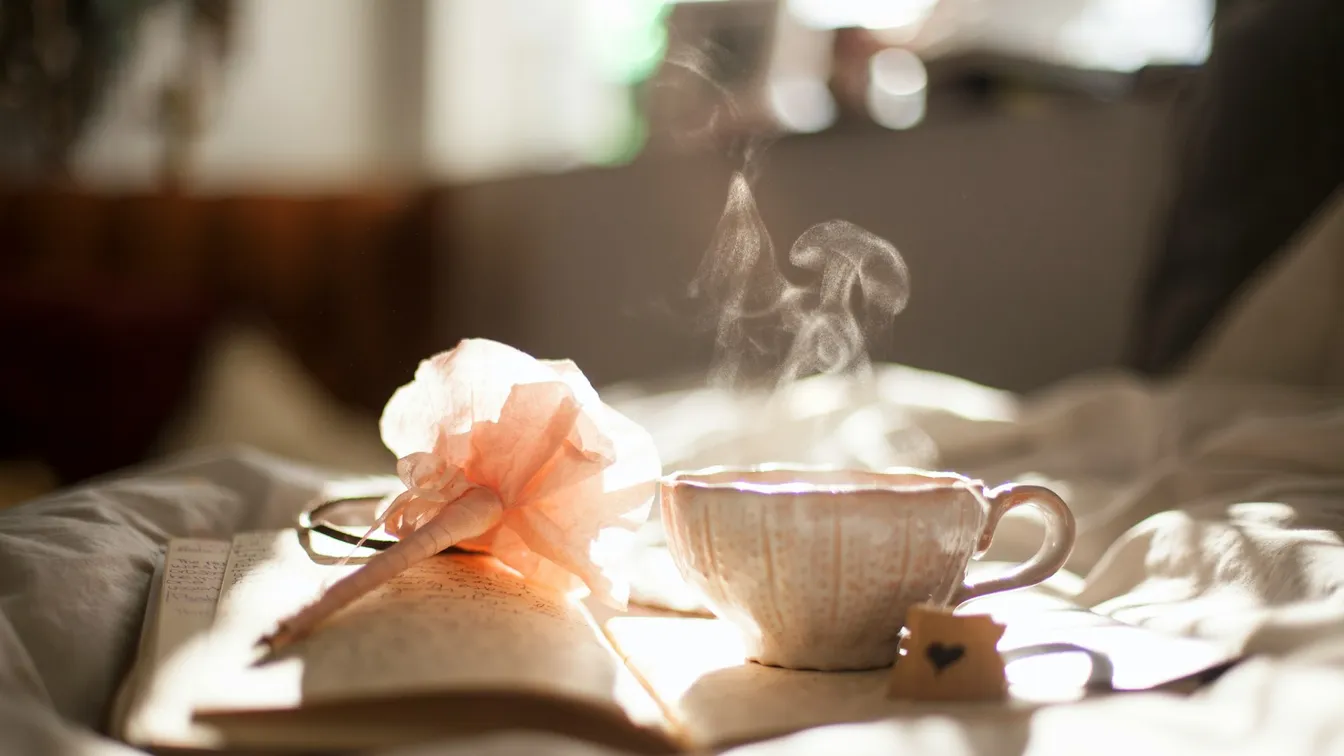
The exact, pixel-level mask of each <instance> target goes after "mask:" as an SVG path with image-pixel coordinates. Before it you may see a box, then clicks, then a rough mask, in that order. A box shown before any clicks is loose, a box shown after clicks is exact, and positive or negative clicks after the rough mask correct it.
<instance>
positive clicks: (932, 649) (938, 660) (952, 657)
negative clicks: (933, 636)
mask: <svg viewBox="0 0 1344 756" xmlns="http://www.w3.org/2000/svg"><path fill="white" fill-rule="evenodd" d="M924 655H925V656H927V657H929V661H930V662H933V669H934V672H935V674H936V673H938V672H942V671H943V670H944V669H946V668H947V667H948V666H949V665H951V664H952V663H953V662H955V661H956V660H958V659H960V658H961V657H963V656H965V655H966V647H965V646H961V645H956V646H944V645H943V644H941V643H937V642H934V643H930V644H929V646H928V648H926V649H924Z"/></svg>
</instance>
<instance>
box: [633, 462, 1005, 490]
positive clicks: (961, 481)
mask: <svg viewBox="0 0 1344 756" xmlns="http://www.w3.org/2000/svg"><path fill="white" fill-rule="evenodd" d="M773 471H788V472H800V473H803V472H861V473H865V474H870V475H875V476H879V477H887V476H890V477H893V478H894V477H898V476H900V477H910V476H915V477H918V478H920V479H922V481H921V482H919V483H913V484H912V483H903V484H896V483H882V482H874V483H831V484H813V485H808V484H802V485H799V484H797V483H757V482H752V481H745V480H724V481H709V480H697V479H696V478H708V477H710V476H719V475H723V474H725V473H730V474H731V473H743V474H750V473H761V472H773ZM659 484H660V485H672V486H687V487H690V488H698V489H703V490H713V491H740V492H747V493H756V494H763V495H770V496H790V495H798V494H821V495H826V494H832V495H841V494H852V493H859V492H873V491H878V492H882V491H885V492H892V493H916V492H921V491H933V490H946V489H966V490H971V491H983V490H984V488H985V484H984V482H983V481H980V480H976V479H974V478H971V477H968V476H966V475H963V474H961V473H958V472H953V471H950V470H928V469H924V468H918V467H905V466H892V467H884V468H882V469H880V470H864V469H860V468H857V467H847V466H842V465H803V464H793V463H788V462H772V463H766V464H759V465H712V466H709V467H701V468H697V469H693V470H676V471H673V472H670V473H667V474H666V475H663V476H662V477H661V478H660V479H659Z"/></svg>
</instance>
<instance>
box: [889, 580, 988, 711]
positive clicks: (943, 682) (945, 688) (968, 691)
mask: <svg viewBox="0 0 1344 756" xmlns="http://www.w3.org/2000/svg"><path fill="white" fill-rule="evenodd" d="M905 625H906V629H907V630H908V631H909V632H908V634H907V635H906V637H905V638H904V639H903V640H902V641H901V649H902V650H904V652H905V654H904V655H903V656H900V657H898V658H897V659H896V664H895V666H893V667H892V669H891V681H890V683H889V684H888V687H887V697H888V698H894V699H903V700H909V701H999V700H1003V699H1005V698H1007V697H1008V677H1007V675H1006V673H1005V671H1004V661H1003V657H1002V656H1000V655H999V650H998V643H999V639H1000V638H1002V637H1003V631H1004V626H1003V625H1000V624H999V623H997V622H995V621H994V620H993V619H991V618H990V617H988V616H986V615H977V614H965V615H959V614H953V613H952V612H951V611H949V610H947V609H941V608H938V607H935V606H933V605H931V604H918V605H916V606H913V607H911V608H910V611H909V612H907V613H906V620H905Z"/></svg>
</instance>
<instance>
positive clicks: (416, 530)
mask: <svg viewBox="0 0 1344 756" xmlns="http://www.w3.org/2000/svg"><path fill="white" fill-rule="evenodd" d="M380 427H381V431H382V437H383V443H384V444H386V445H387V448H388V449H390V450H391V451H392V452H393V453H394V454H396V455H397V457H398V462H397V473H398V476H399V477H400V478H401V480H402V482H403V483H404V484H405V485H406V491H405V492H404V493H402V494H401V495H400V496H398V497H397V498H396V499H395V500H393V502H392V503H391V504H390V505H389V506H388V507H387V509H386V511H385V512H384V513H383V517H382V519H383V527H384V528H385V529H386V530H387V531H388V532H389V533H391V534H393V535H395V536H397V538H398V539H399V543H398V544H397V545H395V546H393V547H391V548H389V549H387V550H386V551H383V552H381V553H379V554H378V555H377V556H375V557H374V558H373V559H371V560H370V561H369V562H367V563H366V564H365V565H363V566H362V567H361V568H360V569H359V570H357V571H356V572H354V573H352V574H351V575H349V576H348V577H346V578H344V579H343V580H341V581H338V582H337V583H335V584H334V585H332V587H331V588H330V589H329V590H328V591H327V592H326V593H325V594H324V595H323V596H322V597H321V598H320V599H318V600H317V601H316V602H314V603H313V604H312V605H310V606H309V607H306V608H305V609H304V610H302V611H301V612H299V613H298V614H296V615H295V616H294V617H293V618H292V619H290V620H288V621H287V622H285V623H282V624H281V626H280V628H279V630H278V631H277V632H276V633H275V634H274V635H273V636H271V638H270V639H269V641H270V642H271V645H272V647H276V646H279V645H283V644H284V643H285V642H288V641H289V640H292V639H294V638H297V637H299V636H301V635H303V634H305V633H306V632H307V631H308V630H309V629H311V628H312V627H313V626H314V625H316V624H317V623H318V622H320V621H321V620H322V619H323V618H325V617H326V616H329V615H330V614H332V613H333V612H335V611H336V610H338V609H340V608H341V607H342V606H345V605H346V604H348V603H350V602H351V601H354V600H355V599H356V598H358V597H359V596H361V595H363V594H364V593H366V592H368V591H369V590H371V589H372V588H374V587H376V586H377V585H379V584H381V583H383V582H385V581H386V580H388V579H390V578H392V577H393V576H395V575H397V574H398V573H400V572H402V571H404V570H405V569H407V568H408V567H410V566H411V565H412V564H414V563H416V562H418V561H420V560H422V559H425V558H428V557H429V556H432V555H433V554H436V553H438V552H439V551H442V550H443V549H445V548H447V547H448V546H451V545H457V546H459V547H462V548H467V549H472V550H477V551H481V552H486V553H489V554H492V555H494V556H495V557H496V558H498V559H499V560H500V561H501V562H503V563H504V564H507V565H508V566H510V567H512V568H513V569H515V570H517V571H518V572H520V573H522V574H523V575H524V576H526V577H528V578H529V579H531V580H534V581H538V582H541V583H544V584H547V585H550V586H553V587H556V588H559V589H562V590H565V589H570V588H576V587H579V585H580V584H582V585H583V586H586V587H587V588H588V589H589V590H590V591H591V592H592V593H593V594H594V595H596V596H597V597H599V598H600V599H602V600H604V601H606V602H608V603H610V604H613V605H616V606H618V607H624V605H625V602H626V598H627V596H628V593H629V590H628V584H627V582H626V581H625V579H624V578H623V577H622V575H621V574H620V569H619V564H618V562H619V560H620V558H621V556H622V555H623V553H624V546H625V545H626V544H627V543H628V541H629V538H630V537H631V535H632V534H633V531H634V529H635V528H637V527H638V526H639V524H640V523H642V522H643V521H644V520H646V519H647V518H648V514H649V509H650V507H651V505H652V502H653V497H654V495H655V493H656V486H655V482H656V480H657V478H658V476H659V475H660V474H661V472H662V470H661V464H660V462H659V459H658V453H657V450H656V448H655V447H654V444H653V440H652V439H651V438H650V437H649V435H648V433H646V432H645V431H644V430H643V429H642V428H640V427H639V426H638V425H636V424H635V423H634V422H632V421H630V420H629V419H628V418H626V417H624V416H623V415H621V414H620V413H619V412H616V411H615V410H613V409H612V408H610V407H608V406H607V405H606V404H603V402H602V400H601V399H600V398H599V397H598V394H597V391H595V390H594V389H593V387H592V386H591V385H590V384H589V383H588V380H587V378H585V377H584V375H583V373H582V372H580V371H579V369H578V367H577V366H575V365H574V363H573V362H569V361H546V360H537V359H534V358H532V357H531V356H529V355H527V354H525V353H524V352H521V351H519V350H517V349H514V348H512V347H509V346H506V345H504V344H500V343H497V342H494V341H488V340H484V339H470V340H465V341H462V342H461V343H459V344H458V345H457V347H456V348H454V349H452V350H450V351H448V352H444V353H442V354H438V355H435V356H434V357H431V358H430V359H427V360H425V361H423V362H421V363H420V366H419V368H418V369H417V370H416V373H415V380H413V381H412V382H411V383H409V384H407V385H405V386H402V387H401V388H400V389H398V390H397V391H396V392H395V393H394V394H393V395H392V398H391V399H390V400H389V401H388V403H387V406H386V407H385V408H384V410H383V416H382V420H381V423H380Z"/></svg>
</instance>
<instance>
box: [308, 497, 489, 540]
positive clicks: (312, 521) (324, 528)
mask: <svg viewBox="0 0 1344 756" xmlns="http://www.w3.org/2000/svg"><path fill="white" fill-rule="evenodd" d="M383 498H384V497H382V496H342V497H340V498H336V499H326V500H324V501H323V502H322V503H321V504H318V505H317V506H315V507H313V508H312V509H305V510H304V511H302V512H300V513H299V527H301V528H303V529H304V530H307V531H309V532H310V533H320V534H322V535H324V536H326V537H328V538H333V539H335V540H337V541H341V542H342V543H348V544H350V545H351V546H365V547H368V548H370V549H373V550H374V551H383V550H386V549H388V548H391V547H392V546H395V545H396V544H397V543H398V541H389V540H387V539H385V538H372V537H370V538H365V539H363V541H362V542H361V540H360V536H357V535H352V534H350V533H347V532H345V531H343V530H337V529H336V528H334V527H332V526H331V525H328V524H327V523H325V522H323V521H322V514H323V513H324V512H328V511H330V510H331V509H334V508H335V507H337V506H338V505H341V504H348V503H350V502H352V501H381V500H382V499H383ZM439 553H440V554H465V553H469V552H467V550H466V549H461V548H458V547H456V546H449V547H448V548H446V549H444V550H443V551H440V552H439Z"/></svg>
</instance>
